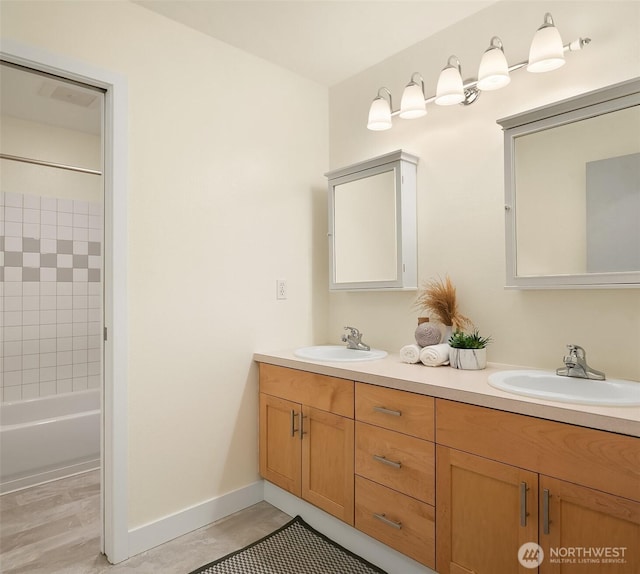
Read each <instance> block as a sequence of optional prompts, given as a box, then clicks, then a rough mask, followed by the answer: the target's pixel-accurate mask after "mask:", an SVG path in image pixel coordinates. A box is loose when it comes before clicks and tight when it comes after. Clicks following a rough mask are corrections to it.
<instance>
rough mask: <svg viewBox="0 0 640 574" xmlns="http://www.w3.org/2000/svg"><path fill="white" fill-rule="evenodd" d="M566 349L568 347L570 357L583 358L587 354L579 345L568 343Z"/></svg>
mask: <svg viewBox="0 0 640 574" xmlns="http://www.w3.org/2000/svg"><path fill="white" fill-rule="evenodd" d="M567 349H569V355H570V356H572V357H578V358H580V359H584V358H586V356H587V352H586V351H585V350H584V349H583V348H582V347H581V346H580V345H574V344H569V345H567Z"/></svg>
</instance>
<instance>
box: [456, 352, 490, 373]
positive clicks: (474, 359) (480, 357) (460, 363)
mask: <svg viewBox="0 0 640 574" xmlns="http://www.w3.org/2000/svg"><path fill="white" fill-rule="evenodd" d="M449 363H450V364H451V366H452V367H453V368H454V369H465V370H467V371H478V370H480V369H484V368H485V367H486V366H487V349H455V348H453V347H450V348H449Z"/></svg>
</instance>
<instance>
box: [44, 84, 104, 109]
mask: <svg viewBox="0 0 640 574" xmlns="http://www.w3.org/2000/svg"><path fill="white" fill-rule="evenodd" d="M38 94H39V95H41V96H44V97H47V98H51V99H52V100H58V101H60V102H67V103H69V104H73V105H74V106H80V107H83V108H88V107H89V106H91V104H92V103H93V102H95V101H96V99H97V97H98V94H95V93H91V92H85V91H84V90H79V89H77V88H73V87H70V86H61V85H56V84H53V83H50V82H44V83H43V84H42V87H41V88H40V89H39V90H38Z"/></svg>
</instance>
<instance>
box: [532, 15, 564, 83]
mask: <svg viewBox="0 0 640 574" xmlns="http://www.w3.org/2000/svg"><path fill="white" fill-rule="evenodd" d="M547 16H548V17H549V18H548V19H547ZM549 21H550V22H551V23H550V24H549V23H548V22H549ZM560 66H564V48H563V46H562V38H561V37H560V32H558V29H557V28H556V27H555V26H554V25H553V20H551V15H550V14H547V15H546V16H545V23H544V24H543V26H542V27H541V28H540V29H539V30H538V31H537V32H536V34H535V36H534V37H533V40H532V41H531V47H530V48H529V64H528V65H527V71H528V72H536V73H537V72H549V71H551V70H555V69H556V68H559V67H560Z"/></svg>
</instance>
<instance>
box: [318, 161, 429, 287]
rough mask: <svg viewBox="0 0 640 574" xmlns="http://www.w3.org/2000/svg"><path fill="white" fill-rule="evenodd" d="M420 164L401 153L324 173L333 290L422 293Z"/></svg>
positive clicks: (331, 285)
mask: <svg viewBox="0 0 640 574" xmlns="http://www.w3.org/2000/svg"><path fill="white" fill-rule="evenodd" d="M417 164H418V158H417V157H416V156H414V155H411V154H409V153H407V152H405V151H402V150H398V151H394V152H391V153H388V154H385V155H382V156H379V157H375V158H373V159H370V160H367V161H363V162H360V163H357V164H354V165H350V166H348V167H344V168H341V169H336V170H333V171H330V172H328V173H326V174H325V175H326V177H327V178H328V182H329V194H328V195H329V234H328V235H329V255H330V256H329V260H330V270H329V271H330V279H329V281H330V285H329V288H330V290H331V291H370V290H402V289H405V290H412V289H416V288H417V226H416V172H417Z"/></svg>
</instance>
